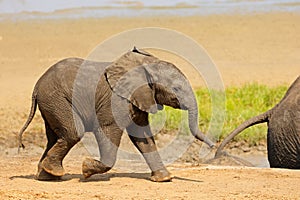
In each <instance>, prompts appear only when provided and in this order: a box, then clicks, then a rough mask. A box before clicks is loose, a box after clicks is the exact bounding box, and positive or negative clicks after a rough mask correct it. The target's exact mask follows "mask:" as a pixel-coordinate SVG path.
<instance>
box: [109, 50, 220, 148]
mask: <svg viewBox="0 0 300 200" xmlns="http://www.w3.org/2000/svg"><path fill="white" fill-rule="evenodd" d="M105 75H106V79H107V81H108V82H109V84H110V87H111V88H112V90H113V91H114V92H115V93H116V94H117V95H119V96H121V97H123V98H126V99H128V100H129V101H130V102H131V103H132V104H133V105H134V106H136V107H138V108H139V109H140V110H142V111H145V112H148V113H156V112H157V110H159V109H162V106H163V105H167V106H171V107H173V108H180V109H183V110H188V112H189V114H188V116H189V117H188V119H189V128H190V131H191V132H192V134H193V135H194V136H195V137H196V138H197V139H199V140H201V141H203V142H205V143H206V144H208V145H209V146H210V147H213V146H214V143H213V142H212V141H210V140H209V139H208V138H207V137H206V136H205V135H204V134H203V133H202V132H201V131H200V130H199V128H198V106H197V101H196V98H195V95H194V93H193V90H192V87H191V85H190V83H189V81H188V80H187V78H186V77H185V76H184V74H183V73H182V72H181V71H180V70H179V69H178V68H177V67H176V66H175V65H173V64H172V63H169V62H166V61H162V60H159V59H158V58H156V57H154V56H152V55H150V54H149V53H147V52H142V51H140V50H137V49H136V48H134V49H133V50H132V51H130V52H128V53H126V54H125V55H123V56H122V57H120V58H119V59H118V60H117V61H116V62H114V63H113V64H112V65H111V66H109V67H108V68H107V69H106V72H105Z"/></svg>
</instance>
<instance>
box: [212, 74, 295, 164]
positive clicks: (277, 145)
mask: <svg viewBox="0 0 300 200" xmlns="http://www.w3.org/2000/svg"><path fill="white" fill-rule="evenodd" d="M264 122H267V123H268V135H267V144H268V146H267V148H268V160H269V163H270V167H272V168H289V169H300V76H299V77H298V78H297V79H296V81H295V82H294V83H293V84H292V85H291V86H290V88H289V89H288V91H287V92H286V94H285V96H284V97H283V99H282V100H281V101H280V102H279V103H278V104H277V105H276V106H275V107H274V108H272V109H271V110H269V111H267V112H265V113H263V114H261V115H258V116H256V117H253V118H251V119H249V120H247V121H245V122H244V123H243V124H241V125H240V126H239V127H237V128H236V129H235V130H234V131H233V132H231V133H230V134H229V135H228V136H227V137H226V138H225V139H224V141H223V142H222V143H221V145H220V146H219V148H218V150H217V152H216V154H215V157H216V158H217V157H220V156H221V155H222V154H223V152H222V150H223V148H224V147H225V145H226V144H227V143H228V142H229V141H230V140H232V138H234V137H235V136H236V135H237V134H239V133H240V132H242V131H243V130H244V129H246V128H248V127H250V126H253V125H255V124H259V123H264Z"/></svg>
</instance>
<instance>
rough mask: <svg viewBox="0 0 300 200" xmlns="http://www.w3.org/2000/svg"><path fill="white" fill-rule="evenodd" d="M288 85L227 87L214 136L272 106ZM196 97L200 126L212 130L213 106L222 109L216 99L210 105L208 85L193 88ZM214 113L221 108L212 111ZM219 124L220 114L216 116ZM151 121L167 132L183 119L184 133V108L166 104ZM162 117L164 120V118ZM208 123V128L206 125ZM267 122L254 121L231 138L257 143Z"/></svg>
mask: <svg viewBox="0 0 300 200" xmlns="http://www.w3.org/2000/svg"><path fill="white" fill-rule="evenodd" d="M287 88H288V86H286V85H282V86H276V87H268V86H265V85H259V84H247V85H244V86H242V87H229V88H227V89H226V91H225V95H226V97H225V100H226V101H225V118H224V119H225V120H224V124H223V127H222V129H221V133H218V134H217V135H215V137H216V138H219V140H222V139H223V138H224V137H226V135H228V134H229V133H230V132H231V131H232V130H234V129H235V128H236V127H237V126H238V125H240V124H241V123H243V122H244V121H245V120H247V119H249V118H251V117H253V116H256V115H258V114H260V113H263V112H265V111H267V110H269V109H270V108H272V107H273V106H275V105H276V104H277V103H278V102H279V101H280V100H281V99H282V97H283V96H284V94H285V92H286V90H287ZM195 95H196V98H197V100H198V106H199V113H200V117H199V126H200V129H201V130H202V131H204V132H207V131H210V132H211V133H212V134H214V133H213V130H214V127H215V124H218V123H214V124H212V122H211V121H212V120H211V117H212V110H215V108H216V107H218V106H219V107H220V106H221V108H217V109H221V110H222V109H223V110H224V106H223V108H222V104H219V102H218V98H217V101H216V102H215V103H214V106H212V105H213V104H212V100H211V95H210V92H209V91H208V89H198V90H196V91H195ZM214 112H215V115H216V117H220V116H218V115H219V114H221V112H219V111H214ZM218 120H219V121H217V122H221V124H222V121H223V120H222V117H221V118H220V119H218ZM150 121H151V123H152V124H153V125H155V124H156V123H158V122H159V123H160V126H163V131H164V132H166V131H167V132H170V131H175V130H178V129H179V127H180V125H181V124H182V123H183V126H182V127H183V129H184V131H182V132H183V133H184V134H187V133H188V125H187V112H185V111H181V110H176V109H173V108H170V107H165V111H163V112H159V113H158V114H156V115H151V118H150ZM164 121H165V122H164ZM209 127H210V128H209ZM266 133H267V125H266V124H261V125H256V126H253V127H251V128H248V129H246V130H245V131H243V132H242V133H240V134H239V135H238V136H237V137H236V138H235V139H234V140H236V141H241V140H243V141H246V142H248V143H250V144H252V145H255V144H257V143H259V142H260V141H262V140H265V139H266Z"/></svg>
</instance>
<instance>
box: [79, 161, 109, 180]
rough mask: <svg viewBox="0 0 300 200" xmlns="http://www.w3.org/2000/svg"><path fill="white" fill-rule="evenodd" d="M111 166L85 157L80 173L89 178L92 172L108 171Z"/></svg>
mask: <svg viewBox="0 0 300 200" xmlns="http://www.w3.org/2000/svg"><path fill="white" fill-rule="evenodd" d="M110 169H111V167H108V166H106V165H104V164H103V163H102V162H100V161H98V160H95V159H92V158H86V159H85V160H84V161H83V163H82V174H83V176H84V178H89V177H90V176H92V175H93V174H102V173H105V172H107V171H109V170H110Z"/></svg>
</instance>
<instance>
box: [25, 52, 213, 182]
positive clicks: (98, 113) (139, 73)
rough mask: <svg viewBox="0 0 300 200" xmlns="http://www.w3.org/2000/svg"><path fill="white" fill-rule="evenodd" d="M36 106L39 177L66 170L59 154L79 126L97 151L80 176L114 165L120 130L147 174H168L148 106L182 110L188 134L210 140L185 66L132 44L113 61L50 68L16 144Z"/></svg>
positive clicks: (162, 177) (67, 62)
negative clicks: (42, 142)
mask: <svg viewBox="0 0 300 200" xmlns="http://www.w3.org/2000/svg"><path fill="white" fill-rule="evenodd" d="M37 105H38V107H39V110H40V112H41V114H42V117H43V120H44V122H45V128H46V135H47V139H48V143H47V147H46V150H45V152H44V154H43V155H42V157H41V159H40V162H39V164H38V173H37V179H39V180H52V179H57V178H59V177H61V176H63V175H64V169H63V166H62V161H63V159H64V157H65V156H66V155H67V153H68V152H69V150H70V149H71V148H72V147H73V146H74V145H75V144H76V143H77V142H79V141H80V139H81V138H82V137H83V134H84V133H85V132H93V133H94V135H95V138H96V141H97V143H98V146H99V152H100V156H101V158H100V161H99V160H94V159H91V158H88V159H86V160H85V161H84V162H83V165H82V172H83V175H84V177H85V178H88V177H90V176H91V175H93V174H97V173H104V172H107V171H108V170H110V169H111V168H112V167H113V165H114V164H115V161H116V155H117V150H118V147H119V145H120V139H121V136H122V133H123V131H124V129H126V131H127V133H128V134H129V137H130V139H131V141H132V142H133V144H134V145H135V146H136V147H137V149H138V150H139V151H140V152H141V153H142V155H143V157H144V158H145V160H146V162H147V164H148V166H149V167H150V169H151V171H152V174H151V180H152V181H157V182H161V181H169V180H171V175H170V173H169V172H168V170H167V169H166V168H165V166H164V165H163V162H162V160H161V158H160V156H159V154H158V152H157V148H156V145H155V141H154V138H153V135H152V133H151V130H150V127H149V121H148V115H149V113H156V112H157V110H160V109H163V105H167V106H171V107H173V108H178V109H183V110H187V111H188V120H189V128H190V131H191V133H192V134H193V135H194V136H195V137H196V138H197V139H199V140H201V141H203V142H205V143H206V144H208V145H209V146H210V147H213V146H214V143H213V142H212V141H210V140H209V139H208V138H207V137H206V136H205V135H204V134H203V133H202V132H201V131H200V130H199V128H198V107H197V101H196V98H195V96H194V93H193V90H192V88H191V85H190V84H189V82H188V80H187V79H186V77H185V76H184V75H183V73H182V72H181V71H180V70H179V69H178V68H177V67H176V66H175V65H173V64H172V63H169V62H166V61H163V60H160V59H158V58H156V57H154V56H152V55H150V54H149V53H147V52H143V51H140V50H138V49H136V48H134V49H133V50H132V51H129V52H127V53H125V54H124V55H122V56H121V57H120V58H119V59H117V60H116V61H114V62H111V63H105V62H95V61H88V60H83V59H80V58H68V59H64V60H62V61H60V62H58V63H56V64H54V65H53V66H52V67H50V68H49V69H48V70H47V71H46V72H45V73H44V74H43V75H42V77H41V78H40V79H39V80H38V82H37V84H36V85H35V88H34V91H33V94H32V107H31V112H30V115H29V117H28V119H27V122H26V124H25V125H24V127H23V128H22V129H21V131H20V133H19V145H20V146H23V145H22V141H21V139H22V134H23V132H24V131H25V129H26V128H27V126H28V125H29V123H30V122H31V120H32V118H33V117H34V114H35V111H36V108H37Z"/></svg>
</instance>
